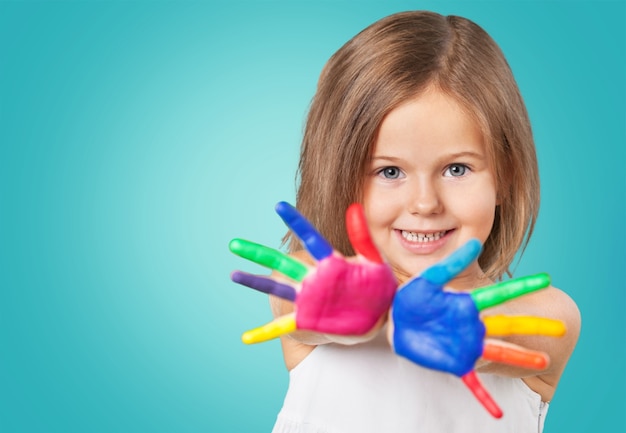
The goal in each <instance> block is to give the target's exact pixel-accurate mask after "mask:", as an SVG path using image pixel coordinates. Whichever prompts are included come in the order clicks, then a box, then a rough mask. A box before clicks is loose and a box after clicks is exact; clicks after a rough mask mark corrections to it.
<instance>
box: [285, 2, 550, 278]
mask: <svg viewBox="0 0 626 433" xmlns="http://www.w3.org/2000/svg"><path fill="white" fill-rule="evenodd" d="M433 85H434V86H437V88H438V89H440V90H441V91H443V92H445V93H446V94H448V95H450V96H452V97H454V98H456V100H457V101H458V102H459V103H460V104H461V105H463V106H464V107H465V108H466V109H467V110H468V112H469V113H471V115H472V116H473V117H474V118H475V119H476V121H477V123H478V125H479V126H480V128H481V130H482V133H483V137H484V139H485V143H486V146H487V149H488V152H489V155H490V157H491V158H492V160H491V163H492V167H493V168H494V174H495V179H496V188H497V191H498V203H499V204H498V206H497V207H496V213H495V222H494V226H493V228H492V231H491V233H490V235H489V237H488V239H487V240H486V242H485V244H484V249H483V252H482V254H481V256H480V258H479V264H480V266H481V268H482V269H483V271H484V272H485V273H486V274H487V276H489V277H490V278H493V279H501V278H502V275H503V274H504V273H509V275H510V271H509V267H510V264H511V263H512V261H513V259H514V257H515V254H516V252H517V251H518V250H519V249H520V247H522V246H523V247H525V246H526V244H527V243H528V239H529V238H530V235H531V234H532V231H533V227H534V224H535V221H536V218H537V213H538V209H539V175H538V168H537V160H536V155H535V146H534V141H533V136H532V131H531V127H530V122H529V119H528V114H527V112H526V107H525V105H524V101H523V99H522V97H521V95H520V93H519V89H518V87H517V84H516V82H515V79H514V78H513V74H512V72H511V69H510V68H509V65H508V63H507V62H506V59H505V58H504V55H503V54H502V52H501V50H500V48H499V47H498V46H497V44H496V43H495V42H494V41H493V39H492V38H491V37H490V36H489V35H488V34H487V33H486V32H485V31H484V30H483V29H482V28H480V27H479V26H478V25H476V24H475V23H473V22H471V21H469V20H467V19H465V18H461V17H457V16H447V17H444V16H442V15H439V14H436V13H432V12H424V11H414V12H403V13H398V14H394V15H391V16H388V17H386V18H383V19H381V20H380V21H377V22H376V23H374V24H372V25H371V26H369V27H367V28H366V29H364V30H363V31H361V32H360V33H359V34H358V35H356V36H355V37H354V38H352V39H351V40H350V41H348V42H347V43H346V44H345V45H344V46H343V47H341V48H340V49H339V50H338V51H337V52H336V53H335V54H334V55H333V56H332V57H331V58H330V60H329V61H328V63H327V64H326V65H325V67H324V69H323V71H322V73H321V76H320V79H319V82H318V87H317V92H316V94H315V96H314V98H313V101H312V103H311V106H310V109H309V113H308V117H307V122H306V126H305V131H304V137H303V141H302V148H301V154H300V163H299V166H298V175H299V179H298V180H299V187H298V192H297V198H296V207H297V208H298V209H299V210H300V212H302V214H303V215H305V216H306V217H307V218H308V219H309V220H310V221H311V222H312V223H313V224H314V225H315V227H317V229H318V230H319V231H320V232H321V233H322V235H323V236H325V237H326V238H327V239H328V241H329V242H330V243H331V244H332V245H333V246H334V247H335V248H336V249H337V250H338V251H339V252H341V253H342V254H345V255H352V254H354V251H353V250H352V247H351V245H350V242H349V240H348V237H347V234H346V230H345V215H344V213H345V210H346V208H347V207H348V206H349V205H350V204H351V203H353V202H358V201H360V200H361V198H362V188H363V183H364V179H365V169H366V167H367V164H368V161H369V158H370V157H371V155H372V152H373V148H374V145H375V142H376V136H377V133H378V129H379V126H380V124H381V123H382V121H383V119H384V117H385V116H386V115H387V114H388V113H389V112H390V111H391V110H392V109H394V108H395V107H397V106H398V105H400V104H401V103H402V102H405V101H407V100H409V99H411V98H415V97H416V96H418V95H419V94H420V92H422V91H423V90H425V89H426V88H427V87H429V86H433ZM286 240H289V249H290V251H295V250H297V249H300V248H301V246H300V243H299V242H298V240H297V239H296V238H295V237H294V236H293V235H291V234H288V235H287V236H286Z"/></svg>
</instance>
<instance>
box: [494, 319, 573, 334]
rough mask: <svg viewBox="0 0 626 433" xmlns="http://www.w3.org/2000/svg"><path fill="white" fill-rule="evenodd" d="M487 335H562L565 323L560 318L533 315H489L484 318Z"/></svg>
mask: <svg viewBox="0 0 626 433" xmlns="http://www.w3.org/2000/svg"><path fill="white" fill-rule="evenodd" d="M483 323H484V324H485V329H486V335H487V336H503V335H512V334H517V335H546V336H549V337H562V336H563V335H565V324H564V323H563V322H561V321H560V320H554V319H546V318H544V317H533V316H513V317H511V316H504V315H497V316H488V317H484V318H483Z"/></svg>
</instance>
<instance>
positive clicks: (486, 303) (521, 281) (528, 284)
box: [471, 274, 550, 311]
mask: <svg viewBox="0 0 626 433" xmlns="http://www.w3.org/2000/svg"><path fill="white" fill-rule="evenodd" d="M549 285H550V276H549V275H548V274H536V275H529V276H527V277H522V278H516V279H515V280H510V281H506V282H504V283H499V284H494V285H492V286H488V287H484V288H482V289H477V290H474V291H473V292H472V293H471V296H472V299H473V300H474V302H475V303H476V308H477V309H478V311H482V310H484V309H485V308H489V307H493V306H494V305H498V304H502V303H503V302H506V301H509V300H511V299H513V298H517V297H519V296H523V295H526V294H528V293H531V292H534V291H536V290H541V289H544V288H546V287H548V286H549Z"/></svg>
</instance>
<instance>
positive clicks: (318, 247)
mask: <svg viewBox="0 0 626 433" xmlns="http://www.w3.org/2000/svg"><path fill="white" fill-rule="evenodd" d="M276 212H277V213H278V214H279V215H280V217H281V218H282V219H283V221H284V222H285V223H286V224H287V226H289V228H290V229H291V230H292V231H293V232H294V233H295V234H296V235H297V236H298V238H299V239H300V240H301V241H302V243H303V244H304V247H305V248H306V249H307V251H308V252H309V253H310V254H311V255H312V256H313V257H314V258H315V260H316V264H315V266H308V265H306V264H304V263H303V262H301V261H299V260H296V259H294V258H292V257H289V256H287V255H285V254H283V253H281V252H279V251H276V250H273V249H270V248H268V247H264V246H262V245H258V244H255V243H252V242H249V241H245V240H242V239H234V240H233V241H231V243H230V249H231V251H232V252H234V253H235V254H237V255H239V256H241V257H244V258H246V259H249V260H251V261H253V262H255V263H258V264H261V265H263V266H266V267H268V268H270V269H273V270H276V271H278V272H279V273H280V274H282V275H283V276H284V277H286V279H285V278H282V277H280V276H258V275H251V274H247V273H244V272H240V271H236V272H233V274H232V275H231V278H232V279H233V281H235V282H237V283H240V284H243V285H245V286H248V287H251V288H253V289H256V290H260V291H262V292H265V293H271V294H273V295H276V296H279V297H281V298H283V299H287V300H290V301H293V302H294V304H295V312H294V313H293V314H289V315H286V316H282V317H279V318H277V319H275V320H274V321H272V322H270V323H268V324H266V325H264V326H262V327H260V328H256V329H253V330H251V331H248V332H247V333H245V334H244V335H243V340H244V342H246V343H257V342H261V341H266V340H269V339H272V338H275V337H278V336H280V335H283V334H286V333H289V332H293V331H295V330H297V329H302V330H310V331H316V332H322V333H327V334H337V335H363V334H366V333H368V332H369V331H371V330H372V329H373V328H374V327H375V325H376V324H377V323H378V322H379V321H380V319H381V318H382V317H383V316H384V315H385V314H386V313H387V311H388V310H389V307H390V306H391V302H392V299H393V296H394V294H395V292H396V289H397V282H396V279H395V277H394V275H393V272H392V270H391V268H390V267H389V266H388V265H387V264H386V263H384V261H383V260H382V258H381V257H380V255H379V254H378V251H377V249H376V247H375V246H374V244H373V243H372V240H371V238H370V235H369V231H368V229H367V223H366V221H365V216H364V213H363V209H362V208H361V206H360V205H358V204H354V205H352V206H350V207H349V208H348V210H347V212H346V225H347V229H348V236H349V238H350V242H351V243H352V246H353V247H354V250H355V251H356V252H357V256H355V257H351V258H346V257H344V256H342V255H341V254H339V253H338V252H337V251H334V250H333V248H332V246H330V244H329V243H328V242H327V241H326V240H325V239H324V238H323V237H322V236H321V235H320V234H319V233H318V232H317V231H316V230H315V228H314V227H313V226H312V225H311V224H310V223H309V222H308V221H307V220H306V219H305V218H304V217H303V216H302V215H301V214H300V213H299V212H298V211H297V210H296V209H295V208H294V207H292V206H291V205H289V204H287V203H285V202H281V203H278V205H277V206H276Z"/></svg>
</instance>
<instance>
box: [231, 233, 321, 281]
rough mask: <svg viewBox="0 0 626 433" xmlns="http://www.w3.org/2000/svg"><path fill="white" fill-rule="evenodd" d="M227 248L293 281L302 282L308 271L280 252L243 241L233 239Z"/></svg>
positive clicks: (304, 266) (300, 263) (302, 264)
mask: <svg viewBox="0 0 626 433" xmlns="http://www.w3.org/2000/svg"><path fill="white" fill-rule="evenodd" d="M228 248H230V250H231V251H232V252H233V253H235V254H237V255H238V256H239V257H243V258H244V259H248V260H250V261H252V262H254V263H257V264H259V265H261V266H265V267H267V268H270V269H274V270H275V271H278V272H280V273H281V274H283V275H286V276H287V277H289V278H291V279H292V280H295V281H302V280H303V279H304V277H305V276H306V274H307V273H308V271H309V269H308V268H307V266H306V265H305V264H304V263H302V262H300V261H298V260H296V259H294V258H291V257H289V256H287V255H285V254H283V253H281V252H280V251H277V250H274V249H272V248H268V247H266V246H263V245H259V244H255V243H254V242H250V241H247V240H245V239H233V240H232V241H230V244H229V245H228Z"/></svg>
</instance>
